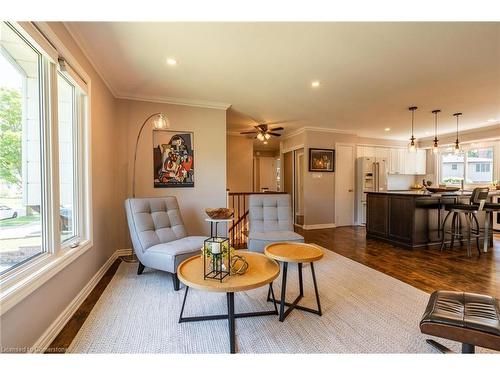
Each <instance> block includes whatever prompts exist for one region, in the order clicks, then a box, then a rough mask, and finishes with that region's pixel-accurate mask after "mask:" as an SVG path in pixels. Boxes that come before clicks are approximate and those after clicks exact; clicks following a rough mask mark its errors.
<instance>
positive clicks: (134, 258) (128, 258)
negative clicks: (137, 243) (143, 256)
mask: <svg viewBox="0 0 500 375" xmlns="http://www.w3.org/2000/svg"><path fill="white" fill-rule="evenodd" d="M120 259H121V260H122V261H123V262H125V263H137V262H139V259H138V258H137V256H136V255H135V252H132V254H131V255H124V256H121V257H120Z"/></svg>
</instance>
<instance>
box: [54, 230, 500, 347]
mask: <svg viewBox="0 0 500 375" xmlns="http://www.w3.org/2000/svg"><path fill="white" fill-rule="evenodd" d="M297 232H299V233H300V234H302V235H303V236H304V237H305V240H306V242H310V243H316V244H318V245H320V246H323V247H325V248H327V249H329V250H332V251H334V252H336V253H338V254H341V255H343V256H345V257H347V258H349V259H352V260H354V261H356V262H359V263H362V264H364V265H366V266H368V267H371V268H373V269H376V270H378V271H380V272H383V273H385V274H387V275H389V276H392V277H394V278H396V279H399V280H401V281H403V282H405V283H407V284H410V285H413V286H414V287H416V288H419V289H421V290H424V291H425V292H432V291H434V290H436V289H448V290H463V291H468V292H475V293H481V294H490V295H493V296H496V297H497V298H500V235H499V234H496V235H495V237H494V241H493V248H490V249H489V252H488V253H487V254H484V253H483V254H482V255H481V257H479V256H478V255H477V252H474V253H473V256H472V257H471V258H468V257H467V255H466V249H465V246H464V247H462V248H461V249H460V248H459V247H457V246H456V247H455V249H454V250H452V251H451V250H446V251H444V252H442V253H441V252H440V251H439V250H437V249H430V250H406V249H403V248H399V247H396V246H393V245H390V244H387V243H384V242H380V241H377V240H366V238H365V229H364V228H363V227H342V228H333V229H318V230H307V231H304V230H302V229H300V228H298V229H297ZM120 262H121V260H119V259H118V260H117V261H116V262H115V263H113V265H112V266H111V267H110V269H109V270H108V271H107V272H106V274H105V275H104V276H103V278H102V279H101V280H100V281H99V283H98V285H97V286H96V287H95V288H94V290H93V291H92V293H91V294H90V295H89V296H88V297H87V299H86V300H85V301H84V302H83V304H82V305H81V306H80V307H79V308H78V310H77V312H76V313H75V314H74V315H73V317H72V318H71V319H70V321H69V322H68V323H67V324H66V326H65V327H64V328H63V330H62V331H61V332H60V333H59V335H58V336H57V337H56V339H55V340H54V341H53V342H52V344H51V345H50V347H49V349H47V351H46V353H64V352H65V351H66V349H67V348H68V347H69V345H70V344H71V341H73V339H74V337H75V336H76V334H77V333H78V331H79V330H80V328H81V326H82V325H83V323H84V322H85V320H86V319H87V317H88V315H89V314H90V312H91V311H92V308H93V307H94V305H95V304H96V302H97V301H98V300H99V297H100V296H101V294H102V293H103V292H104V289H106V286H107V285H108V283H109V282H110V281H111V279H112V278H113V275H114V274H115V272H116V269H117V268H118V266H119V265H120ZM332 272H335V270H332Z"/></svg>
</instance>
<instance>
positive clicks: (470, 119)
mask: <svg viewBox="0 0 500 375" xmlns="http://www.w3.org/2000/svg"><path fill="white" fill-rule="evenodd" d="M66 25H67V27H68V29H69V30H70V32H71V33H72V34H73V36H74V37H75V38H76V39H77V42H78V43H79V44H80V45H81V47H82V48H83V49H84V51H85V53H86V54H87V55H88V56H89V58H90V59H91V60H92V61H93V63H94V65H95V66H96V68H97V70H98V71H99V72H100V74H101V75H102V77H103V78H104V79H105V81H106V82H107V84H108V85H109V86H110V88H111V89H112V91H113V92H114V94H115V95H116V96H117V97H139V98H150V99H158V100H161V99H162V98H163V99H165V98H170V99H166V100H171V101H174V102H175V101H177V102H190V103H195V104H205V105H207V104H208V105H214V106H217V105H218V104H221V103H228V104H231V109H230V111H229V112H228V129H229V130H231V131H240V130H247V129H249V128H250V126H251V125H253V124H254V121H253V120H251V117H252V118H254V119H256V120H257V121H285V120H286V121H289V122H287V123H285V124H284V125H283V126H284V127H285V128H286V132H289V131H291V130H294V129H297V128H300V127H303V126H308V127H324V128H330V129H339V130H342V131H349V132H353V133H357V134H358V135H360V136H367V137H377V138H381V137H385V138H393V139H406V138H408V137H409V130H410V129H409V128H410V113H409V112H408V110H407V108H408V107H409V106H410V105H416V106H418V107H419V110H418V111H417V112H416V131H415V133H416V136H417V138H418V137H428V136H430V135H433V117H432V114H431V110H433V109H441V110H442V113H441V117H440V131H439V132H440V133H450V132H453V131H454V128H455V122H454V119H453V117H452V114H453V113H454V112H458V111H460V112H463V113H464V116H463V118H462V120H461V125H460V128H461V129H462V130H465V129H473V128H478V127H483V126H492V125H494V124H496V123H500V23H498V22H497V23H475V22H468V23H424V22H422V23H338V22H337V23H137V22H128V23H127V22H116V23H115V22H76V23H73V22H72V23H66ZM167 57H174V58H175V59H177V60H178V65H177V66H174V67H171V66H168V65H167V64H166V58H167ZM313 80H319V81H320V82H321V86H320V87H319V88H317V89H313V88H312V87H311V81H313ZM172 98H181V99H172ZM488 119H496V121H495V122H491V121H490V122H487V120H488ZM386 127H390V128H391V131H390V132H384V128H386ZM499 128H500V126H499ZM426 131H427V132H428V134H426V133H425V132H426Z"/></svg>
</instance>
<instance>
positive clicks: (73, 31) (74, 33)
mask: <svg viewBox="0 0 500 375" xmlns="http://www.w3.org/2000/svg"><path fill="white" fill-rule="evenodd" d="M62 24H63V26H64V27H65V29H66V30H67V31H68V33H69V34H70V36H71V37H72V38H73V40H74V41H75V43H76V45H77V46H78V47H80V50H81V51H82V53H83V55H84V56H85V57H86V58H87V60H88V61H89V63H90V65H91V66H92V67H93V68H94V70H95V71H96V73H97V75H98V76H99V77H100V78H101V79H102V81H103V82H104V84H105V85H106V87H107V88H108V90H109V91H110V92H111V94H112V95H113V96H114V97H115V99H124V100H137V101H142V102H152V103H165V104H175V105H184V106H190V107H200V108H209V109H222V110H225V111H226V110H228V109H229V108H230V107H231V104H230V103H223V102H216V101H210V100H199V99H187V98H176V97H169V96H139V95H137V96H136V95H134V94H131V93H127V92H119V91H118V90H117V89H116V88H114V87H113V85H112V84H111V82H110V81H108V80H107V79H106V78H105V76H104V74H103V73H102V70H101V68H99V67H98V65H97V64H96V62H95V59H94V57H93V56H92V54H91V52H90V48H89V47H88V45H87V43H86V42H85V38H84V37H83V36H82V35H81V33H80V32H79V31H78V30H77V28H75V27H74V26H72V25H71V24H70V23H69V22H63V23H62Z"/></svg>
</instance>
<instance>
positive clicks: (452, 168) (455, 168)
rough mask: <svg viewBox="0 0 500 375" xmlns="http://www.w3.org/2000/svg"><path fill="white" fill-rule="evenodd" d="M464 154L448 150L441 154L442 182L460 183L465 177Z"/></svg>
mask: <svg viewBox="0 0 500 375" xmlns="http://www.w3.org/2000/svg"><path fill="white" fill-rule="evenodd" d="M464 161H465V158H464V156H463V154H458V155H456V154H454V153H453V151H446V152H443V153H442V154H441V182H442V183H445V184H451V185H460V183H461V182H462V180H463V178H464Z"/></svg>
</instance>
